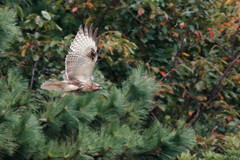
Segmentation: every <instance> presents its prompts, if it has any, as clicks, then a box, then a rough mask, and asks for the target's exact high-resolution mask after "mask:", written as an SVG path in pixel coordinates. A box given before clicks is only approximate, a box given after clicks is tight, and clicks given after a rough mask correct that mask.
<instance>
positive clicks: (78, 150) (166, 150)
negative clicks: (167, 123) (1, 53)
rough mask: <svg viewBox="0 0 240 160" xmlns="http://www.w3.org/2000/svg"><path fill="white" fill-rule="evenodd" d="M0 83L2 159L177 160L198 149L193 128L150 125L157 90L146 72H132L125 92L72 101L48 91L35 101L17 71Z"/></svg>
mask: <svg viewBox="0 0 240 160" xmlns="http://www.w3.org/2000/svg"><path fill="white" fill-rule="evenodd" d="M0 82H1V84H2V85H1V87H2V89H3V88H5V89H4V90H5V94H1V100H2V101H3V102H4V101H6V103H1V111H2V113H1V123H0V124H1V127H2V130H1V131H2V133H1V134H0V136H1V141H0V144H2V146H0V148H2V149H3V153H2V155H3V158H7V157H8V158H12V159H16V158H24V159H31V158H33V159H46V158H50V159H54V158H71V157H75V158H77V157H78V158H80V159H82V158H86V159H94V158H97V157H102V158H104V159H111V158H115V157H119V159H124V158H134V157H139V158H141V159H155V158H158V159H166V158H167V159H174V158H176V156H178V155H179V154H180V153H181V152H183V151H185V150H187V149H191V148H192V147H193V145H194V144H195V138H194V132H193V130H192V129H185V128H184V127H181V126H179V127H178V128H175V129H172V128H169V127H164V126H162V125H160V123H159V122H158V121H157V120H154V119H153V120H149V118H150V117H149V112H150V111H151V105H152V104H153V99H152V98H153V94H154V91H156V87H155V81H154V80H153V79H152V78H150V77H148V75H147V73H146V72H145V71H144V70H143V68H142V67H139V68H137V69H135V70H133V71H132V72H131V73H130V76H129V78H128V79H127V80H126V81H125V82H123V84H122V86H124V87H122V88H117V87H114V86H111V87H109V88H107V89H106V91H104V92H103V93H101V92H95V93H85V94H84V93H83V94H81V95H75V96H74V97H73V96H72V95H71V94H69V95H67V96H65V97H63V98H58V96H59V95H56V94H55V93H54V92H53V94H54V95H51V94H50V95H49V93H48V91H45V93H42V95H44V96H40V97H39V95H36V97H32V96H30V93H29V91H28V90H26V88H27V84H26V83H25V82H26V81H25V80H24V79H22V76H20V74H19V72H18V71H17V70H10V71H9V74H8V78H7V79H1V81H0ZM102 83H104V82H102ZM12 96H14V97H15V99H14V100H13V97H12ZM26 97H27V98H26ZM23 100H24V101H23ZM10 102H12V103H10ZM147 124H148V125H150V126H149V127H145V128H143V126H145V125H147ZM6 132H9V133H10V134H8V137H5V135H4V133H6ZM5 143H6V144H7V146H5ZM5 147H6V148H5Z"/></svg>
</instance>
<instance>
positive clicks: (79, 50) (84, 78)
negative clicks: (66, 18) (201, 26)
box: [41, 24, 102, 92]
mask: <svg viewBox="0 0 240 160" xmlns="http://www.w3.org/2000/svg"><path fill="white" fill-rule="evenodd" d="M97 31H98V28H96V29H95V30H94V31H93V26H92V24H91V25H90V27H89V28H88V26H87V25H85V27H84V28H83V27H82V25H81V26H80V28H79V31H78V32H77V35H76V36H75V38H74V40H73V42H72V43H71V45H70V51H69V53H68V54H67V56H66V58H65V73H64V75H63V79H64V80H63V81H56V80H55V81H47V82H45V83H43V84H42V85H41V88H42V89H46V90H57V91H64V92H91V91H97V90H100V89H102V87H101V86H100V85H99V84H97V83H94V82H93V78H92V72H93V68H94V66H95V63H96V61H97V58H98V52H97V42H98V39H97Z"/></svg>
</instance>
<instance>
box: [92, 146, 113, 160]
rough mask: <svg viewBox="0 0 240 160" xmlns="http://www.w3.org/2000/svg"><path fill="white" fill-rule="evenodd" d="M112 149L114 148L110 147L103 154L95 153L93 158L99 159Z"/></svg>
mask: <svg viewBox="0 0 240 160" xmlns="http://www.w3.org/2000/svg"><path fill="white" fill-rule="evenodd" d="M110 149H112V146H108V147H107V148H106V149H104V150H103V151H102V152H101V153H95V154H93V155H92V156H93V157H94V158H98V157H103V156H104V155H105V154H106V153H107V152H108V151H109V150H110Z"/></svg>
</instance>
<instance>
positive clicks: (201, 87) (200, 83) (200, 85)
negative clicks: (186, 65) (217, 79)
mask: <svg viewBox="0 0 240 160" xmlns="http://www.w3.org/2000/svg"><path fill="white" fill-rule="evenodd" d="M195 86H196V89H197V90H198V91H201V90H202V89H203V87H204V82H203V81H199V82H198V83H197V84H196V85H195Z"/></svg>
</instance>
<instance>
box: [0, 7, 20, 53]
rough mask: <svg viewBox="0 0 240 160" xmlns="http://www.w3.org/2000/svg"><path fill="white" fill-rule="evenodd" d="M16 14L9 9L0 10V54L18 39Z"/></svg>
mask: <svg viewBox="0 0 240 160" xmlns="http://www.w3.org/2000/svg"><path fill="white" fill-rule="evenodd" d="M19 32H20V31H19V27H17V26H16V13H15V12H14V11H13V10H11V9H9V8H0V53H2V52H4V51H6V50H7V49H9V48H10V47H11V45H12V44H13V43H14V42H15V41H16V40H17V39H18V37H19V35H20V34H19Z"/></svg>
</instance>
